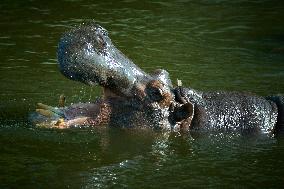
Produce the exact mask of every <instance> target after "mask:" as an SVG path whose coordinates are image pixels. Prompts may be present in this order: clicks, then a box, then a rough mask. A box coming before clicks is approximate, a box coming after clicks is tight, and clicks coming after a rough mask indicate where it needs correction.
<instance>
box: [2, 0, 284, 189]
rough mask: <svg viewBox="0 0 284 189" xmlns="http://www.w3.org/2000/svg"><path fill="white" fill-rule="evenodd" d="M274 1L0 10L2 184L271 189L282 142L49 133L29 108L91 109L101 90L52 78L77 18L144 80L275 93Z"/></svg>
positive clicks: (278, 37)
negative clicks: (63, 104) (104, 37)
mask: <svg viewBox="0 0 284 189" xmlns="http://www.w3.org/2000/svg"><path fill="white" fill-rule="evenodd" d="M283 10H284V3H283V2H282V1H277V0H274V1H273V0H271V1H268V0H267V1H265V0H259V1H253V0H251V1H248V0H236V1H229V0H212V1H209V0H201V1H197V0H196V1H194V0H191V1H190V0H188V1H187V0H179V1H153V2H151V1H138V0H124V1H120V2H118V1H113V2H112V1H109V0H104V1H80V0H65V1H63V0H58V1H50V2H45V3H43V2H42V1H32V0H30V1H16V0H14V1H10V0H1V2H0V60H1V61H0V145H1V148H0V153H1V155H0V187H1V188H67V187H70V188H189V187H205V188H208V187H210V188H257V187H260V188H281V187H282V186H283V184H284V165H283V163H284V158H283V157H284V139H283V137H281V136H280V137H278V138H274V139H272V138H269V137H266V136H239V135H236V134H222V133H221V134H218V133H212V134H211V135H205V136H202V135H201V136H200V135H197V134H193V136H179V135H178V134H175V133H172V134H167V133H153V132H150V131H141V130H134V131H121V130H113V129H93V130H91V129H75V130H49V129H37V128H34V127H32V126H31V125H29V124H28V123H27V122H26V119H27V118H26V116H27V113H28V112H30V111H33V110H34V108H35V104H36V103H37V102H44V103H47V104H51V105H56V104H57V100H58V97H59V96H60V94H62V93H64V94H65V95H66V96H67V103H68V104H70V103H72V102H79V101H89V100H92V99H95V98H96V96H99V95H100V93H101V91H100V89H99V88H90V87H86V86H83V85H82V84H80V83H76V82H73V81H69V80H68V79H66V78H64V77H63V76H62V75H61V74H60V73H59V71H58V68H57V65H56V64H57V63H56V61H57V60H56V47H57V42H58V40H59V38H60V36H61V35H62V33H63V32H64V31H66V30H68V29H69V28H71V27H73V26H74V25H76V24H79V23H81V22H83V21H84V20H85V19H95V20H97V21H98V22H99V23H100V24H101V25H103V26H104V27H105V28H107V29H108V30H109V32H110V36H111V38H112V40H113V42H114V44H116V46H117V47H118V48H119V49H120V50H122V52H124V53H125V54H126V55H127V56H128V57H130V58H131V59H132V60H133V61H134V62H135V63H136V64H138V65H139V66H140V67H141V68H143V69H144V70H145V71H147V72H151V71H152V70H154V69H156V68H164V69H166V70H168V71H169V73H170V75H171V78H172V80H173V81H175V80H176V78H179V79H181V80H182V81H183V84H184V85H185V86H191V87H193V88H196V89H200V90H206V91H209V90H220V89H222V90H235V91H250V92H254V93H256V94H259V95H269V94H277V93H284V83H283V79H284V64H283V62H284V25H283V19H284V11H283Z"/></svg>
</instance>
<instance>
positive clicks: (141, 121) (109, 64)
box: [31, 22, 284, 133]
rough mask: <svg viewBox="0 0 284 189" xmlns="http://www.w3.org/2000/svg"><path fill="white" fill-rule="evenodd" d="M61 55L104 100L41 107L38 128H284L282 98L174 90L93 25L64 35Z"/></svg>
mask: <svg viewBox="0 0 284 189" xmlns="http://www.w3.org/2000/svg"><path fill="white" fill-rule="evenodd" d="M57 54H58V62H59V70H60V71H61V72H62V74H63V75H65V76H66V77H67V78H69V79H72V80H75V81H79V82H82V83H84V84H87V85H91V86H93V85H97V84H98V85H100V86H101V87H103V89H104V94H103V96H102V97H101V98H99V99H98V100H96V101H94V102H90V103H79V104H75V105H71V106H69V107H61V108H56V107H51V106H47V105H44V104H39V108H38V109H37V111H36V112H37V113H34V114H33V115H32V116H31V120H32V122H33V123H36V124H37V125H48V127H57V128H69V127H72V126H99V125H109V126H113V127H124V128H135V127H147V128H153V129H165V130H180V131H190V130H201V131H204V130H205V131H210V130H218V131H240V132H259V131H260V132H264V133H274V132H275V131H276V130H277V129H276V128H277V125H281V126H282V125H283V123H284V121H283V117H284V115H283V107H284V103H283V102H284V100H283V97H271V98H267V99H265V98H263V97H259V96H256V95H253V94H248V93H240V92H200V91H197V90H193V89H191V88H184V87H181V86H178V87H173V85H172V82H171V80H170V78H169V74H168V72H167V71H165V70H161V69H158V70H155V71H154V72H153V73H152V74H147V73H145V72H144V71H143V70H141V69H140V68H139V67H138V66H136V65H135V64H134V63H133V62H132V61H131V60H130V59H128V58H127V57H126V56H125V55H123V54H122V53H121V52H120V51H119V50H118V49H117V48H116V47H115V46H114V45H113V44H112V42H111V39H110V38H109V37H108V32H107V31H106V30H105V29H104V28H103V27H101V26H100V25H98V24H97V23H95V22H89V23H85V24H82V25H81V26H79V27H77V28H74V29H72V30H71V31H68V32H66V33H65V34H64V35H63V37H62V38H61V39H60V42H59V45H58V53H57ZM279 99H282V100H279ZM43 123H44V124H43Z"/></svg>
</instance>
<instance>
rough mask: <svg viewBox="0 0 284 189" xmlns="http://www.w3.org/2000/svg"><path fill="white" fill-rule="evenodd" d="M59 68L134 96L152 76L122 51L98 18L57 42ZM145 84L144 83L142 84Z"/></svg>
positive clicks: (70, 74)
mask: <svg viewBox="0 0 284 189" xmlns="http://www.w3.org/2000/svg"><path fill="white" fill-rule="evenodd" d="M58 61H59V69H60V71H61V72H62V73H63V75H65V76H66V77H68V78H69V79H72V80H76V81H80V82H83V83H85V84H88V85H95V84H99V85H101V86H103V87H106V88H109V89H111V90H112V91H113V92H114V93H116V94H120V95H124V96H133V94H134V93H133V91H135V90H136V89H137V88H138V89H139V88H141V87H142V86H143V85H145V83H146V82H148V81H149V80H150V79H151V77H150V76H149V75H148V74H146V73H145V72H143V71H142V70H141V69H140V68H139V67H137V66H136V65H135V64H134V63H133V62H132V61H131V60H130V59H128V58H127V57H126V56H125V55H124V54H123V53H121V52H120V51H119V50H118V49H117V48H116V47H115V46H114V45H113V44H112V42H111V39H110V38H109V37H108V32H107V31H106V30H105V29H104V28H102V27H101V26H100V25H98V24H96V23H95V22H90V23H86V24H82V25H81V26H80V27H78V28H75V29H73V30H71V31H69V32H67V33H66V34H65V35H63V37H62V38H61V40H60V42H59V45H58ZM142 88H143V87H142Z"/></svg>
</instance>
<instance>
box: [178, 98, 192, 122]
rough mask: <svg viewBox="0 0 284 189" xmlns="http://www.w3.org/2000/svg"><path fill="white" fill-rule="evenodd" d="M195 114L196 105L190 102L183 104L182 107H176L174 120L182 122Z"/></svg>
mask: <svg viewBox="0 0 284 189" xmlns="http://www.w3.org/2000/svg"><path fill="white" fill-rule="evenodd" d="M193 114H194V106H193V104H192V103H190V102H188V103H186V104H183V105H182V106H180V107H176V108H175V110H174V120H175V121H176V122H181V121H183V120H186V119H188V118H191V119H192V118H193Z"/></svg>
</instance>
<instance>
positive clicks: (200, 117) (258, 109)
mask: <svg viewBox="0 0 284 189" xmlns="http://www.w3.org/2000/svg"><path fill="white" fill-rule="evenodd" d="M177 92H178V93H180V94H181V96H183V97H184V98H185V100H186V101H188V102H191V103H193V104H194V105H195V106H194V107H195V109H194V116H193V120H192V122H191V125H190V129H191V130H203V131H204V130H219V131H221V130H225V131H241V132H256V131H257V132H258V131H261V132H263V133H273V132H274V129H275V126H276V123H277V116H278V107H277V105H276V103H274V102H273V101H271V100H267V99H265V98H264V97H260V96H257V95H254V94H250V93H243V92H224V91H219V92H200V91H197V90H194V89H191V88H177V89H176V93H177Z"/></svg>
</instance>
